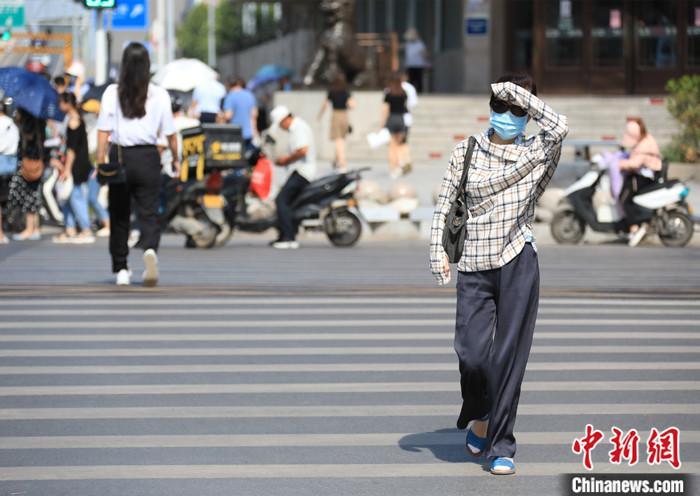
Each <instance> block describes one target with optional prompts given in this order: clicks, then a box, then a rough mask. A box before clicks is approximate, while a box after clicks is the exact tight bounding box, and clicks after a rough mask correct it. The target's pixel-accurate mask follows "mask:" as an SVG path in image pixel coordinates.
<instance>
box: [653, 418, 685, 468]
mask: <svg viewBox="0 0 700 496" xmlns="http://www.w3.org/2000/svg"><path fill="white" fill-rule="evenodd" d="M679 439H680V430H678V427H669V428H668V429H666V430H665V431H663V432H659V431H658V430H657V429H656V427H654V428H653V429H652V430H651V432H650V433H649V439H648V440H647V453H648V454H649V457H648V458H647V463H649V465H656V464H661V462H668V463H670V464H671V466H672V467H673V468H675V469H676V470H677V469H679V468H680V467H681V457H680V455H679V451H680V450H679V448H680V446H679V444H680V443H679Z"/></svg>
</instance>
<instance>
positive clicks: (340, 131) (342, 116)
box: [318, 74, 355, 172]
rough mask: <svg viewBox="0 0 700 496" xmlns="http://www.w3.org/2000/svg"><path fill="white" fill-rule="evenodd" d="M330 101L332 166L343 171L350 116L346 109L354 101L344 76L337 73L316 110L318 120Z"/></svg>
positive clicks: (345, 164)
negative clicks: (333, 159)
mask: <svg viewBox="0 0 700 496" xmlns="http://www.w3.org/2000/svg"><path fill="white" fill-rule="evenodd" d="M328 102H330V104H331V106H332V108H333V113H332V114H331V141H333V143H334V144H335V161H334V163H333V168H334V169H338V170H339V171H340V172H345V171H346V170H347V168H348V161H347V156H346V153H345V150H346V147H345V139H346V137H347V135H348V134H349V133H350V130H351V127H350V118H349V116H348V111H349V110H350V109H352V108H354V107H355V101H354V100H353V98H352V94H351V93H350V91H349V90H348V85H347V82H346V80H345V76H343V75H342V74H341V75H339V76H338V77H337V78H336V79H335V81H333V84H331V86H330V88H329V89H328V94H327V96H326V99H325V100H324V101H323V105H321V110H319V112H318V120H321V117H323V114H324V112H325V111H326V108H327V107H328Z"/></svg>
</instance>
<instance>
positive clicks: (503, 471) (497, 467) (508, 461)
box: [491, 456, 515, 475]
mask: <svg viewBox="0 0 700 496" xmlns="http://www.w3.org/2000/svg"><path fill="white" fill-rule="evenodd" d="M491 473H492V474H494V475H511V474H514V473H515V462H513V459H512V458H508V457H505V456H498V457H496V458H494V459H493V460H492V461H491Z"/></svg>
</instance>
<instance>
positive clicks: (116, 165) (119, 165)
mask: <svg viewBox="0 0 700 496" xmlns="http://www.w3.org/2000/svg"><path fill="white" fill-rule="evenodd" d="M117 102H119V100H118V99H117ZM114 123H115V125H114V134H115V135H116V134H117V131H118V129H119V109H117V108H115V109H114ZM113 146H116V147H117V161H116V162H112V161H111V160H110V159H109V158H108V159H107V160H108V161H107V162H105V163H103V164H97V182H98V183H100V184H101V185H102V186H104V185H106V184H124V183H125V182H126V167H125V166H124V158H123V157H122V147H121V145H113ZM110 155H111V154H110Z"/></svg>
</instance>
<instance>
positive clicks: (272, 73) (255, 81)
mask: <svg viewBox="0 0 700 496" xmlns="http://www.w3.org/2000/svg"><path fill="white" fill-rule="evenodd" d="M292 74H293V71H292V70H291V69H289V68H287V67H284V66H282V65H277V64H266V65H264V66H262V67H261V68H260V69H258V72H256V73H255V76H253V78H252V79H251V80H250V82H249V83H248V88H249V89H255V87H257V86H260V85H261V84H267V83H269V82H271V81H277V80H280V79H282V78H284V77H289V76H291V75H292Z"/></svg>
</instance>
